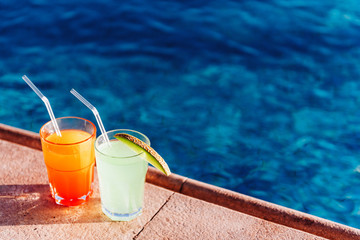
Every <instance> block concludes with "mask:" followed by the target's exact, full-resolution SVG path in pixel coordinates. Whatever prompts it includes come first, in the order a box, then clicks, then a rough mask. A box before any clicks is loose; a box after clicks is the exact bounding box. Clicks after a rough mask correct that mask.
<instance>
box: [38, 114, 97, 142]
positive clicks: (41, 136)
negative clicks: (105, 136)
mask: <svg viewBox="0 0 360 240" xmlns="http://www.w3.org/2000/svg"><path fill="white" fill-rule="evenodd" d="M70 118H73V119H79V120H83V121H85V122H88V123H90V124H91V125H92V127H93V129H94V131H93V133H92V134H91V135H90V137H88V138H86V139H84V140H81V141H78V142H73V143H54V142H52V141H49V140H47V139H46V138H44V136H43V134H41V133H42V131H43V129H44V127H45V126H46V125H48V124H52V122H51V120H50V121H48V122H47V123H45V124H44V125H43V126H42V127H41V128H40V132H39V133H40V138H41V139H42V140H44V141H45V142H46V143H50V144H53V145H58V146H70V145H76V144H80V143H83V142H86V141H88V140H89V139H91V138H93V137H94V136H95V137H96V127H95V124H93V123H92V122H90V121H89V120H87V119H85V118H81V117H72V116H70V117H60V118H56V119H55V120H58V119H70ZM60 131H61V130H60Z"/></svg>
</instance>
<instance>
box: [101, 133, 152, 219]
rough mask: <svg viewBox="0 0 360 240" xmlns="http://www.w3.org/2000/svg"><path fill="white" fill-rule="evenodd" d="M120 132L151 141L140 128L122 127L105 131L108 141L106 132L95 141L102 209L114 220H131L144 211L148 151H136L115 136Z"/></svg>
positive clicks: (148, 142) (147, 141) (144, 140)
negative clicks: (107, 140)
mask: <svg viewBox="0 0 360 240" xmlns="http://www.w3.org/2000/svg"><path fill="white" fill-rule="evenodd" d="M117 133H126V134H130V135H132V136H134V137H136V138H138V139H140V140H142V141H143V142H145V143H146V144H148V145H150V141H149V139H148V138H147V137H146V136H145V135H144V134H142V133H140V132H136V131H133V130H126V129H119V130H113V131H109V132H106V134H107V136H108V138H109V140H110V142H109V143H107V142H106V141H105V138H104V136H103V135H101V136H99V137H98V138H97V139H96V142H95V155H96V166H97V171H98V176H99V184H100V196H101V205H102V211H103V212H104V214H105V215H107V216H108V217H109V218H111V219H112V220H115V221H130V220H132V219H134V218H136V217H137V216H139V215H140V214H141V213H142V208H143V198H144V183H145V176H146V172H147V169H148V163H147V162H146V161H145V160H144V159H143V155H144V154H145V153H143V152H142V153H136V152H134V151H133V150H132V149H130V148H129V147H128V146H126V145H124V143H122V142H121V141H118V140H117V139H115V138H114V135H115V134H117Z"/></svg>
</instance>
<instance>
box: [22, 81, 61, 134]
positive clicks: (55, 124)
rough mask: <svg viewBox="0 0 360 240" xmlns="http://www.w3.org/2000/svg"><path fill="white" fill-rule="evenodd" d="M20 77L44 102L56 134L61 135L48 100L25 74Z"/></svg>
mask: <svg viewBox="0 0 360 240" xmlns="http://www.w3.org/2000/svg"><path fill="white" fill-rule="evenodd" d="M22 79H23V80H24V81H25V82H26V83H27V84H28V85H29V86H30V87H31V89H32V90H34V92H35V93H36V94H37V95H38V96H39V98H40V99H41V100H42V101H43V102H44V103H45V106H46V109H47V110H48V113H49V115H50V119H51V122H52V124H53V126H54V129H55V132H56V135H58V136H59V137H61V133H60V129H59V125H58V124H57V122H56V120H55V116H54V113H53V111H52V109H51V106H50V102H49V100H48V99H47V98H46V97H45V96H44V95H43V94H42V93H41V92H40V90H39V89H38V88H37V87H36V86H35V85H34V84H33V83H32V82H31V81H30V79H29V78H28V77H27V76H26V75H24V76H22Z"/></svg>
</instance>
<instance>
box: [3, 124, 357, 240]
mask: <svg viewBox="0 0 360 240" xmlns="http://www.w3.org/2000/svg"><path fill="white" fill-rule="evenodd" d="M0 139H3V140H6V141H9V142H13V143H17V144H20V145H23V146H27V147H30V148H33V149H37V150H41V142H40V136H39V134H37V133H34V132H31V131H27V130H24V129H20V128H16V127H12V126H9V125H5V124H2V123H0ZM146 181H147V182H148V183H151V184H154V185H157V186H160V187H163V188H166V189H169V190H171V191H174V192H178V193H181V194H184V195H187V196H189V197H194V198H197V199H201V200H204V201H206V202H210V203H213V204H216V205H219V206H223V207H226V208H229V209H232V210H235V211H238V212H242V213H245V214H248V215H251V216H254V217H258V218H261V219H264V220H267V221H271V222H274V223H277V224H281V225H284V226H287V227H291V228H294V229H298V230H301V231H304V232H308V233H311V234H314V235H317V236H321V237H325V238H328V239H344V240H345V239H360V230H359V229H356V228H353V227H350V226H346V225H343V224H340V223H336V222H333V221H330V220H326V219H324V218H320V217H316V216H313V215H310V214H307V213H303V212H300V211H297V210H294V209H290V208H286V207H283V206H280V205H277V204H274V203H270V202H266V201H263V200H260V199H257V198H254V197H250V196H247V195H244V194H241V193H237V192H234V191H231V190H227V189H224V188H221V187H217V186H214V185H211V184H207V183H203V182H200V181H197V180H194V179H190V178H186V177H183V176H181V175H178V174H172V175H170V176H169V177H167V176H165V175H164V174H162V173H161V172H160V171H158V170H156V169H155V168H153V167H150V168H149V171H148V174H147V176H146Z"/></svg>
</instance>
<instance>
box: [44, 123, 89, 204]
mask: <svg viewBox="0 0 360 240" xmlns="http://www.w3.org/2000/svg"><path fill="white" fill-rule="evenodd" d="M56 122H57V123H58V125H59V128H60V132H61V136H58V135H57V134H56V132H55V129H54V127H53V124H52V123H51V122H48V123H46V124H45V125H44V126H42V128H41V129H40V138H41V145H42V150H43V154H44V160H45V165H46V168H47V173H48V178H49V185H50V190H51V194H52V197H53V198H54V199H55V202H56V203H57V204H59V205H65V206H75V205H79V204H82V203H84V202H86V201H87V200H88V199H89V197H90V195H91V193H92V191H93V190H92V184H93V180H94V165H95V152H94V142H95V139H96V128H95V125H94V124H93V123H91V122H90V121H88V120H86V119H83V118H78V117H64V118H57V119H56Z"/></svg>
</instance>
